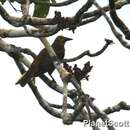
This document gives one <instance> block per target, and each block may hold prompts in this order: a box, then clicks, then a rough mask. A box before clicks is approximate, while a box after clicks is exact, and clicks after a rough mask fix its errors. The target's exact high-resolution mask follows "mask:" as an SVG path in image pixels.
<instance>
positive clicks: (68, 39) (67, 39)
mask: <svg viewBox="0 0 130 130" xmlns="http://www.w3.org/2000/svg"><path fill="white" fill-rule="evenodd" d="M70 40H73V39H72V38H68V37H65V41H70Z"/></svg>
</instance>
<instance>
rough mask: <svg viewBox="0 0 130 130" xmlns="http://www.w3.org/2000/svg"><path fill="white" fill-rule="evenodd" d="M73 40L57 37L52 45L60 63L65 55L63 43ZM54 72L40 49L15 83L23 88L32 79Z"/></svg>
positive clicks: (46, 56)
mask: <svg viewBox="0 0 130 130" xmlns="http://www.w3.org/2000/svg"><path fill="white" fill-rule="evenodd" d="M70 40H73V39H72V38H68V37H64V36H62V35H61V36H57V37H56V39H55V40H54V42H53V44H52V48H53V49H54V52H55V53H56V55H57V58H58V59H59V60H60V61H62V60H63V58H64V55H65V43H66V42H67V41H70ZM54 70H55V67H54V65H53V62H52V59H51V57H50V55H49V53H48V51H47V50H46V48H44V49H42V50H41V51H40V53H39V54H38V55H37V56H36V58H35V59H34V61H33V62H32V64H31V66H30V68H29V70H28V71H26V72H25V73H24V74H23V75H22V77H21V78H20V79H19V80H18V81H17V82H16V84H20V85H21V86H22V87H24V86H25V85H26V84H27V83H28V82H29V81H30V80H31V79H32V78H34V77H37V76H41V75H42V74H44V73H46V72H48V73H49V75H50V76H51V74H52V72H53V71H54Z"/></svg>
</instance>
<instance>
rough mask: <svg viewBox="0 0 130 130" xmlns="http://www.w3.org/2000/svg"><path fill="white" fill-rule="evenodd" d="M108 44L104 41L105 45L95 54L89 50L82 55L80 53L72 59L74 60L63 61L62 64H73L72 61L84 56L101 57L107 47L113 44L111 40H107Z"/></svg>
mask: <svg viewBox="0 0 130 130" xmlns="http://www.w3.org/2000/svg"><path fill="white" fill-rule="evenodd" d="M109 41H110V42H108V41H106V44H105V45H104V46H103V48H102V49H101V50H99V51H97V52H95V53H91V52H90V51H89V50H87V51H84V52H83V53H81V54H80V55H78V56H76V57H74V58H70V59H64V60H63V62H73V61H76V60H79V59H81V58H82V57H84V56H86V55H87V56H89V57H96V56H99V55H101V54H102V53H103V52H104V51H105V50H106V49H107V47H108V46H109V45H111V44H112V43H113V41H112V40H109Z"/></svg>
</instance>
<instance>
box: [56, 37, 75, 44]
mask: <svg viewBox="0 0 130 130" xmlns="http://www.w3.org/2000/svg"><path fill="white" fill-rule="evenodd" d="M70 40H73V39H72V38H69V37H64V36H58V37H57V38H56V41H57V43H59V44H63V45H64V44H65V42H67V41H70Z"/></svg>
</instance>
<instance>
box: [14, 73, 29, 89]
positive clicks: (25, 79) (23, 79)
mask: <svg viewBox="0 0 130 130" xmlns="http://www.w3.org/2000/svg"><path fill="white" fill-rule="evenodd" d="M30 79H31V73H30V71H27V72H25V73H24V74H23V75H22V77H21V78H20V79H19V80H18V81H17V82H16V84H20V85H21V86H22V87H24V86H25V85H26V83H28V82H29V81H30Z"/></svg>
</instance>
